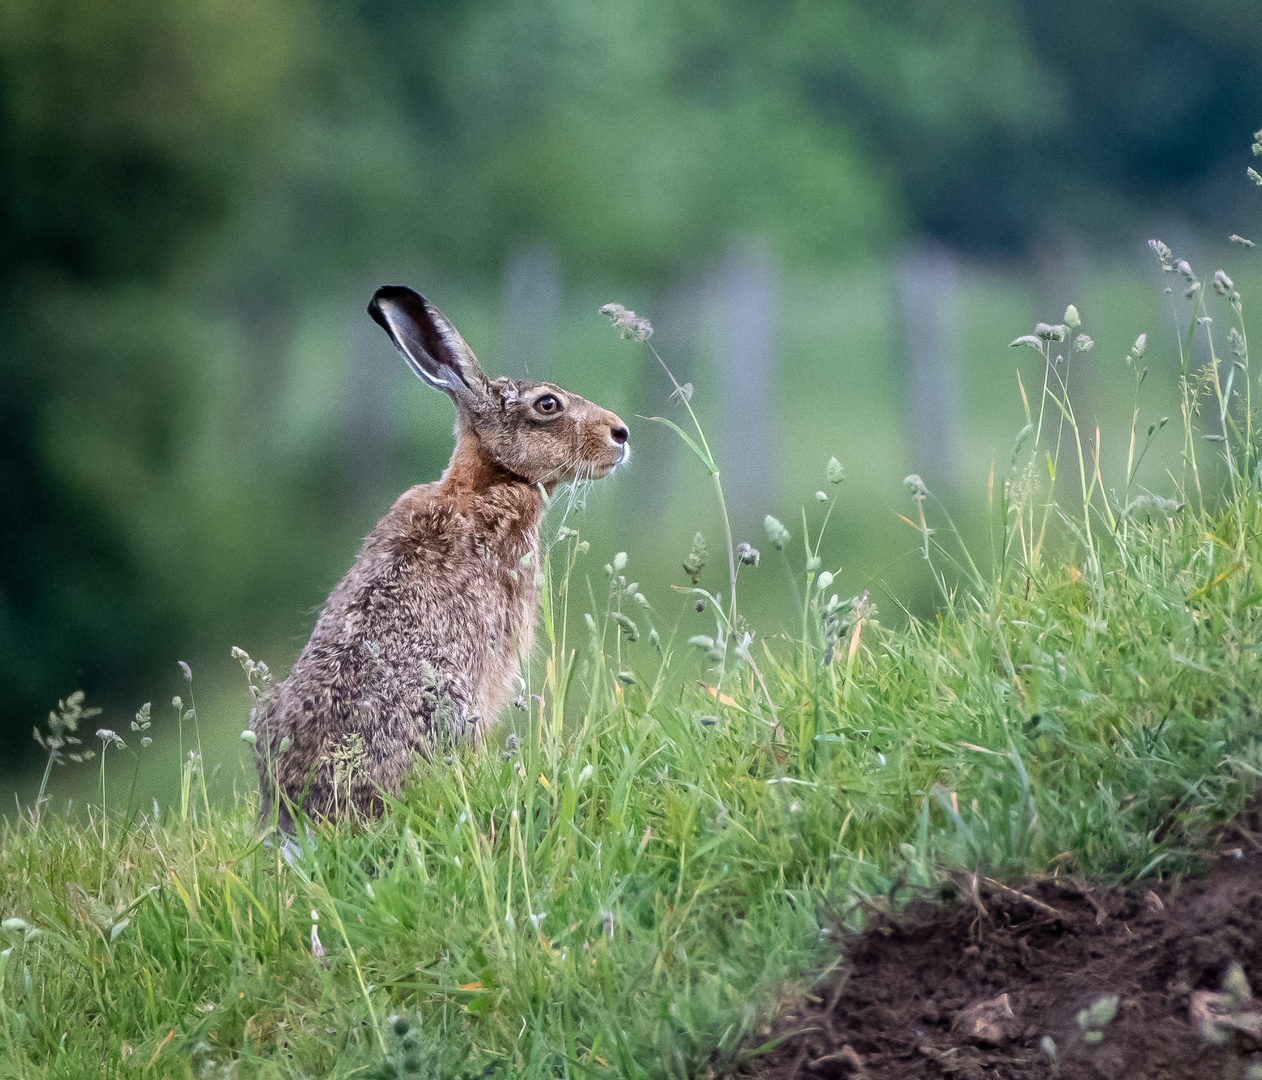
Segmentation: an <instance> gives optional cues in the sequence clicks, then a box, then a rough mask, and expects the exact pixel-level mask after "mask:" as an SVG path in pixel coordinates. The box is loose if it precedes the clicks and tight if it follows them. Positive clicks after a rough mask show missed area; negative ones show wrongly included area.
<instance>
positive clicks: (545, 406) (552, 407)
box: [535, 394, 561, 416]
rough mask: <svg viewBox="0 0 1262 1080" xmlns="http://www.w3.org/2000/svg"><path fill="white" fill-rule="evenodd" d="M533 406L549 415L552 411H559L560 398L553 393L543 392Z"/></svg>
mask: <svg viewBox="0 0 1262 1080" xmlns="http://www.w3.org/2000/svg"><path fill="white" fill-rule="evenodd" d="M535 408H536V409H538V410H539V411H540V412H541V413H543V414H544V415H545V416H551V415H552V414H553V413H559V412H560V411H561V399H560V398H558V397H557V396H556V395H555V394H544V395H543V397H541V398H540V399H539V400H538V401H536V402H535Z"/></svg>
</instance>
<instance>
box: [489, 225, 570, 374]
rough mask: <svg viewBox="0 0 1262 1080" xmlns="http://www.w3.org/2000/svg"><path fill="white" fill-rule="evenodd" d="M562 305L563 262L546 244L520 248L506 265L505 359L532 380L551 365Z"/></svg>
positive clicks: (539, 243)
mask: <svg viewBox="0 0 1262 1080" xmlns="http://www.w3.org/2000/svg"><path fill="white" fill-rule="evenodd" d="M560 307H561V263H560V260H559V259H558V258H557V255H556V252H555V251H553V249H552V248H551V247H550V246H549V245H548V244H546V243H543V242H535V243H530V244H526V245H524V246H522V247H519V248H517V249H516V250H514V251H513V252H512V254H510V255H509V257H508V261H507V262H506V263H505V264H504V338H503V340H504V344H505V353H504V358H505V360H507V361H508V362H509V363H511V364H512V365H513V366H514V369H515V370H517V369H519V370H521V371H523V372H524V373H526V374H527V375H528V376H529V377H530V378H532V379H542V378H545V377H546V376H547V375H548V374H549V373H550V371H551V368H552V355H551V354H552V349H553V347H554V345H555V343H556V328H557V319H558V317H559V312H560Z"/></svg>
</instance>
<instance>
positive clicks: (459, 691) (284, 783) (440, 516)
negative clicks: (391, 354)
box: [251, 286, 627, 829]
mask: <svg viewBox="0 0 1262 1080" xmlns="http://www.w3.org/2000/svg"><path fill="white" fill-rule="evenodd" d="M369 311H370V312H371V313H372V315H373V317H374V318H375V319H376V320H377V321H378V322H379V323H380V324H381V325H382V326H383V327H384V328H385V329H386V330H387V332H388V333H389V334H390V336H391V338H392V339H393V340H394V342H395V344H396V346H398V348H399V351H400V352H401V353H402V354H403V356H404V358H405V359H406V360H407V361H408V363H409V365H410V366H411V367H412V368H413V370H414V371H416V372H417V374H418V375H420V376H421V377H422V378H423V379H424V380H425V381H427V382H429V383H431V385H434V386H436V387H438V388H439V389H442V390H444V391H445V392H446V393H448V394H450V395H451V397H452V399H453V400H454V401H455V403H456V406H457V410H458V417H457V422H456V447H455V451H454V453H453V454H452V458H451V462H450V464H449V465H448V466H447V469H446V471H445V472H444V473H443V476H442V479H441V480H439V481H438V482H436V483H431V484H420V485H418V486H416V487H414V488H412V489H410V490H409V491H406V492H404V494H403V495H401V496H400V497H399V499H398V500H397V501H396V502H395V504H394V506H392V507H391V508H390V510H389V512H388V513H387V514H386V516H385V517H383V518H382V519H381V521H380V522H378V524H377V527H376V528H374V529H373V531H372V532H371V533H369V534H368V536H367V537H366V538H365V540H364V543H363V546H362V547H361V548H360V551H359V555H358V557H357V558H356V559H355V564H354V565H353V566H352V567H351V569H350V571H349V572H348V573H347V575H346V577H345V578H343V579H342V582H341V584H339V585H338V587H337V588H336V589H334V590H333V593H332V595H330V596H329V599H328V601H327V602H326V603H325V605H324V610H323V611H322V612H321V613H320V618H319V620H318V621H317V623H316V626H315V629H314V630H313V631H312V634H311V639H310V640H309V641H308V642H307V646H306V648H305V649H303V651H302V655H301V656H299V658H298V660H297V662H296V663H295V664H294V666H293V669H292V670H291V671H290V674H289V677H288V678H287V679H285V680H284V681H283V682H281V683H279V684H277V686H276V687H275V688H274V689H273V691H272V692H271V694H270V695H269V696H268V697H267V699H266V700H264V701H263V702H261V703H260V705H259V707H258V708H257V709H256V710H255V714H254V716H253V717H252V720H251V724H252V727H253V729H254V731H255V733H256V734H257V736H258V741H257V744H256V747H257V764H258V768H259V780H260V786H261V788H262V791H263V796H264V797H263V811H264V814H265V815H267V814H270V812H271V810H272V808H273V806H274V804H275V803H276V792H277V788H278V787H279V791H280V793H281V794H282V795H283V796H284V797H283V798H282V799H281V800H280V805H279V806H277V807H276V810H277V813H278V816H279V820H280V823H281V825H282V827H284V828H287V829H292V827H293V823H292V819H291V816H290V813H289V810H288V806H287V805H286V803H289V804H293V805H295V806H297V805H298V804H301V805H302V809H303V811H304V813H306V814H308V815H310V816H312V817H338V816H342V815H344V814H345V813H346V812H347V811H348V809H349V808H352V807H353V808H354V809H355V810H358V811H360V812H362V813H365V814H376V813H378V812H379V811H380V810H381V806H382V799H381V793H382V792H386V793H389V794H392V795H397V794H398V793H399V791H400V789H401V788H402V786H403V782H404V780H405V779H406V778H407V776H408V774H409V772H410V771H411V768H412V764H413V759H414V758H415V756H416V755H417V754H423V753H426V752H428V751H430V750H431V749H432V748H433V747H434V746H435V745H436V744H438V743H442V742H443V741H446V740H455V739H471V740H477V739H479V738H480V737H481V735H482V733H483V732H484V731H485V729H486V728H487V727H488V726H489V725H490V724H492V723H493V722H494V721H495V719H496V716H497V715H498V714H499V712H500V710H501V709H502V708H503V707H504V705H505V704H506V703H507V702H508V700H509V698H510V697H511V695H512V687H513V683H514V678H515V676H516V675H517V674H518V670H519V666H520V661H521V659H522V658H524V657H526V656H528V655H529V653H530V651H531V647H532V644H533V640H534V619H535V607H536V593H535V585H534V573H535V567H536V566H537V563H538V550H539V522H540V517H541V515H542V512H543V503H544V500H543V496H542V494H541V491H540V488H541V487H542V488H543V489H544V490H548V491H550V490H551V489H552V488H554V487H555V486H556V485H557V484H559V483H563V482H567V481H573V480H582V479H592V478H595V477H598V476H603V475H605V474H606V473H608V472H609V471H610V470H611V469H612V468H613V467H614V466H615V465H617V464H619V463H621V462H622V461H624V460H626V456H627V446H626V438H627V434H626V428H625V426H624V425H623V423H622V421H621V420H620V419H619V418H618V417H617V416H615V415H614V414H613V413H611V412H608V411H607V410H605V409H602V408H600V407H599V406H597V405H593V404H592V403H591V402H589V401H586V400H584V399H583V398H581V397H578V396H577V395H575V394H570V393H568V392H566V391H565V390H562V389H561V388H560V387H557V386H552V385H551V384H548V383H530V382H518V381H515V380H512V379H506V378H500V379H495V380H490V379H487V378H486V376H484V375H483V374H482V372H481V370H480V368H479V367H478V364H477V360H476V359H475V358H474V356H473V353H472V351H470V350H469V348H468V346H467V345H466V344H465V343H464V341H463V340H462V339H461V338H460V335H459V334H458V333H456V331H455V329H454V328H453V327H452V326H451V325H450V324H449V323H448V322H447V321H446V319H444V318H443V316H442V314H441V313H440V312H439V311H438V310H437V309H436V308H433V307H432V306H430V305H429V304H428V303H426V302H425V301H424V300H423V299H422V298H421V297H419V296H417V294H415V293H412V292H411V291H410V290H405V289H402V288H400V287H398V286H389V287H386V288H384V289H382V290H379V291H378V293H377V295H376V296H375V297H374V299H373V304H372V305H370V307H369ZM547 398H552V399H554V401H555V408H553V407H552V406H551V404H550V403H549V402H547V401H546V400H545V399H547ZM545 409H546V410H547V412H546V413H545V412H544V411H543V410H545ZM527 555H529V556H530V558H529V559H528V560H525V564H524V563H523V560H524V558H525V556H527ZM286 739H288V745H287V746H286V749H285V750H284V751H283V752H282V751H281V745H282V743H283V742H284V740H286Z"/></svg>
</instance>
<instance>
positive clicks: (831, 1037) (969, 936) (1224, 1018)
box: [751, 848, 1262, 1080]
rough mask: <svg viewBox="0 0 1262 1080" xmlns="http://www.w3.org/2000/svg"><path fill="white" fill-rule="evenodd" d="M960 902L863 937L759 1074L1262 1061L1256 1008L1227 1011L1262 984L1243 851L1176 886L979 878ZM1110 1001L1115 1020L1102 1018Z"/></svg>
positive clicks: (1171, 1071) (1170, 1077) (979, 1075)
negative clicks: (1009, 882) (1239, 984)
mask: <svg viewBox="0 0 1262 1080" xmlns="http://www.w3.org/2000/svg"><path fill="white" fill-rule="evenodd" d="M960 893H961V895H960V897H959V899H958V900H957V901H955V902H952V903H948V904H945V905H936V904H930V903H927V902H920V901H917V902H914V903H912V904H909V905H908V906H907V907H906V908H904V909H903V910H902V911H901V912H899V913H898V914H897V915H896V916H884V917H882V918H880V921H879V925H877V924H876V920H874V921H873V925H871V926H870V927H869V928H868V929H867V930H866V931H865V932H864V933H862V934H860V935H858V936H856V937H853V938H851V939H850V940H849V941H848V942H847V943H846V945H845V950H846V955H847V963H846V964H843V965H839V966H838V967H837V968H836V970H835V971H834V973H833V974H832V975H830V976H829V980H828V982H826V983H825V984H824V985H822V986H820V987H816V988H814V991H813V992H812V993H811V994H810V995H808V996H803V997H801V998H799V999H797V1001H796V1002H795V1003H793V1004H791V1005H790V1006H789V1007H788V1008H787V1009H786V1010H785V1011H784V1012H783V1013H782V1014H781V1015H780V1016H779V1017H778V1019H777V1021H776V1024H777V1027H778V1029H779V1030H780V1031H782V1032H794V1033H795V1034H793V1035H791V1036H790V1037H788V1038H786V1039H784V1041H783V1042H780V1043H779V1044H777V1045H776V1046H775V1048H774V1049H773V1050H771V1051H770V1052H769V1053H768V1054H767V1055H766V1056H765V1057H763V1058H761V1059H757V1060H755V1061H754V1062H752V1063H751V1070H752V1071H753V1073H754V1074H755V1075H756V1076H757V1077H759V1080H811V1078H813V1077H847V1078H849V1077H862V1078H864V1080H917V1078H929V1077H934V1078H937V1077H947V1078H951V1080H983V1078H986V1080H990V1078H995V1077H1000V1078H1003V1080H1033V1078H1038V1080H1043V1078H1046V1077H1052V1076H1055V1077H1058V1078H1059V1080H1100V1078H1103V1080H1108V1078H1112V1077H1117V1078H1119V1080H1120V1078H1122V1077H1143V1078H1145V1080H1193V1078H1195V1080H1202V1078H1205V1077H1215V1078H1218V1077H1221V1078H1223V1080H1233V1078H1243V1077H1245V1075H1246V1071H1247V1070H1248V1068H1249V1066H1250V1065H1262V1042H1260V1041H1259V1040H1257V1039H1255V1038H1251V1037H1250V1036H1251V1035H1252V1033H1253V1032H1252V1029H1253V1026H1254V1025H1257V1024H1258V1023H1259V1020H1258V1019H1257V1017H1258V1016H1259V1011H1258V1008H1259V1006H1258V1002H1257V999H1250V1000H1248V1001H1243V1000H1236V999H1233V1001H1234V1004H1233V1005H1232V1007H1231V1009H1228V1008H1227V1006H1226V1005H1224V1004H1223V1003H1222V1001H1221V1000H1220V999H1223V998H1224V997H1225V996H1226V995H1225V994H1224V991H1230V990H1231V987H1232V986H1233V985H1235V984H1233V983H1232V982H1231V979H1230V978H1228V976H1229V973H1230V972H1231V970H1232V965H1233V963H1235V964H1239V965H1240V969H1241V970H1242V971H1243V976H1244V977H1245V978H1247V979H1248V981H1249V982H1251V983H1253V984H1254V985H1255V986H1258V985H1262V854H1259V853H1257V852H1254V851H1242V850H1241V849H1239V848H1234V849H1231V850H1229V851H1227V852H1225V853H1224V854H1223V856H1222V857H1221V858H1220V860H1219V865H1218V867H1217V868H1216V870H1215V871H1214V872H1213V873H1212V874H1211V875H1210V876H1209V877H1208V878H1206V879H1205V880H1202V881H1185V882H1183V883H1182V885H1181V886H1180V887H1178V888H1171V887H1169V886H1164V885H1163V886H1156V887H1153V886H1151V885H1150V884H1149V883H1146V882H1145V883H1141V884H1137V885H1132V886H1128V887H1124V888H1118V889H1113V890H1106V889H1103V888H1099V887H1092V886H1088V885H1087V884H1085V883H1084V882H1082V881H1080V880H1079V881H1074V880H1069V879H1065V878H1060V879H1055V878H1047V879H1043V880H1039V881H1034V882H1027V883H1025V884H1023V885H1021V886H1020V888H1012V887H1009V886H1006V885H1002V884H1000V883H998V882H990V881H988V880H986V879H981V881H978V879H976V878H971V879H970V881H969V882H968V883H966V884H965V886H964V887H963V888H962V889H961V890H960ZM979 909H980V910H979ZM1239 977H1240V975H1239V971H1238V972H1237V975H1236V978H1239ZM1224 979H1227V980H1228V985H1227V986H1224ZM1243 985H1244V987H1245V988H1244V991H1243V993H1245V994H1246V995H1247V994H1248V987H1247V983H1246V984H1243ZM1114 995H1116V998H1117V1011H1116V1015H1115V1016H1112V1018H1111V1019H1108V1020H1106V1021H1104V1022H1103V1023H1102V1024H1100V1023H1098V1022H1097V1021H1096V1020H1090V1019H1089V1017H1088V1011H1090V1010H1091V1007H1092V1005H1093V1004H1096V1003H1099V1002H1100V1001H1101V999H1103V998H1108V997H1112V996H1114ZM1237 997H1238V993H1237ZM1211 1006H1212V1007H1213V1008H1212V1012H1213V1015H1214V1017H1215V1024H1216V1027H1215V1031H1217V1032H1219V1033H1220V1034H1218V1035H1216V1036H1215V1037H1216V1038H1217V1039H1218V1041H1217V1042H1215V1041H1211V1040H1208V1039H1206V1038H1205V1037H1203V1034H1202V1031H1203V1029H1205V1024H1206V1021H1205V1014H1207V1013H1208V1012H1209V1011H1211V1010H1210V1007H1211ZM1108 1011H1109V1010H1107V1009H1106V1010H1104V1013H1105V1014H1107V1013H1108ZM1096 1015H1097V1016H1098V1015H1101V1014H1100V1013H1099V1011H1098V1010H1097V1013H1096Z"/></svg>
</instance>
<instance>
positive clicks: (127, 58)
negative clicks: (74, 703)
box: [0, 0, 302, 731]
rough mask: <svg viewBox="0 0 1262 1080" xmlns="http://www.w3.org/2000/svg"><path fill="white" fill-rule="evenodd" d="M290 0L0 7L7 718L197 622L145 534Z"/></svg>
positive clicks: (189, 390)
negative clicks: (199, 308) (158, 567)
mask: <svg viewBox="0 0 1262 1080" xmlns="http://www.w3.org/2000/svg"><path fill="white" fill-rule="evenodd" d="M301 41H302V28H301V26H300V24H299V22H298V20H297V19H296V15H295V12H293V11H291V10H290V9H289V8H288V7H287V5H286V3H285V2H284V0H262V2H260V3H256V4H252V5H249V6H248V7H247V8H244V9H242V8H238V7H237V6H235V5H213V4H212V5H207V4H204V3H197V2H192V0H182V2H181V0H177V2H174V3H173V2H170V0H119V2H115V3H110V4H98V3H94V2H92V0H13V2H11V3H8V4H6V5H4V6H3V8H2V9H0V160H2V161H3V169H2V170H0V329H2V331H3V342H4V347H3V351H2V352H0V385H2V386H3V387H4V391H3V394H2V395H0V502H2V503H3V505H4V514H5V527H4V529H3V530H2V531H0V686H3V687H4V694H3V695H2V696H0V730H6V729H7V730H13V729H16V730H18V731H23V730H26V729H28V728H29V727H30V725H31V723H32V722H33V721H34V720H38V719H39V717H40V716H41V715H42V712H43V710H44V709H46V708H47V707H48V706H49V705H50V704H51V703H52V702H53V700H55V698H56V696H57V695H58V694H64V693H66V692H69V691H70V690H71V689H73V688H74V686H75V685H76V684H86V685H88V686H90V687H91V688H92V689H94V690H98V691H99V690H101V689H106V690H108V689H110V688H115V687H118V686H120V685H126V684H127V682H128V681H129V680H130V679H132V678H133V677H134V676H135V674H136V673H137V670H138V668H139V667H140V666H141V665H143V664H145V663H146V661H147V660H148V658H149V657H151V656H153V655H154V654H155V652H157V651H158V650H157V643H158V642H159V641H160V640H162V639H163V637H164V636H165V635H166V634H168V633H169V632H170V631H171V629H172V627H173V626H174V625H176V624H178V622H179V614H180V612H181V604H180V602H179V601H178V600H175V599H174V598H173V597H171V596H170V595H167V594H166V593H165V590H164V588H163V586H164V584H165V582H163V581H162V580H161V576H160V575H158V574H155V572H154V570H155V567H154V558H153V555H154V548H155V547H160V546H161V541H160V539H159V538H158V537H155V536H154V535H152V534H150V535H146V530H145V525H146V524H152V520H153V517H154V504H155V502H156V501H157V500H160V499H162V498H163V496H164V495H165V494H168V493H169V492H170V491H171V490H173V489H174V488H175V487H176V486H177V485H178V478H177V476H176V472H177V469H178V461H179V443H180V440H181V437H182V432H183V431H184V430H186V429H187V427H188V426H189V425H190V424H191V423H192V422H194V419H195V417H196V415H197V411H198V409H199V408H200V406H201V401H200V399H199V389H200V388H199V385H198V378H197V363H198V356H199V352H200V346H199V342H198V340H197V336H196V334H194V333H190V331H191V329H192V328H193V327H194V326H195V324H196V319H195V317H194V316H193V315H192V314H191V313H189V312H186V311H184V310H182V309H181V306H180V304H179V302H178V294H177V293H175V292H173V291H172V290H171V289H170V288H168V286H167V283H168V281H169V279H170V278H171V277H172V276H173V275H178V274H179V273H180V272H181V265H180V264H181V259H183V258H186V257H187V256H188V254H189V252H190V247H191V244H192V242H193V241H194V240H195V239H196V238H197V237H198V236H201V235H204V234H205V233H206V231H207V230H209V229H212V228H213V227H214V226H215V225H216V224H217V223H219V222H220V221H222V220H223V218H224V215H225V213H226V211H227V208H228V206H229V204H230V202H231V200H232V197H233V186H234V184H235V183H237V182H238V180H239V178H240V176H241V175H242V174H243V173H244V172H245V171H247V170H248V169H249V168H251V167H252V160H251V159H252V155H253V154H255V153H257V152H258V150H259V148H260V146H262V145H265V143H266V141H267V139H268V137H269V136H271V135H274V126H275V125H276V124H277V122H278V121H279V120H281V118H282V117H283V113H282V112H280V111H274V110H273V109H271V108H265V109H260V107H259V103H260V102H261V101H275V100H277V99H280V98H283V97H284V95H285V94H286V93H287V92H289V89H290V88H289V87H288V86H287V79H288V78H289V76H290V75H291V74H292V71H293V68H294V53H295V50H297V49H299V48H300V47H301Z"/></svg>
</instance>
